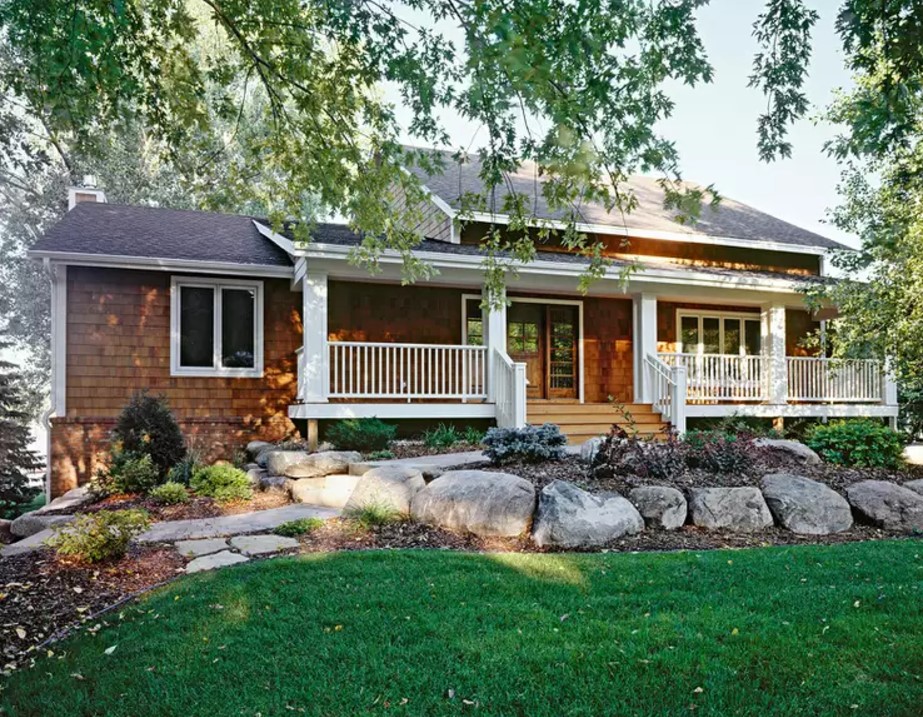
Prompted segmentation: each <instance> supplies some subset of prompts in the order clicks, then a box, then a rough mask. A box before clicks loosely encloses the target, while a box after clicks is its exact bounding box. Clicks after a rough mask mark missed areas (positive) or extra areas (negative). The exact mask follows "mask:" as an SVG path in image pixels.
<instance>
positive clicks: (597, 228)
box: [466, 212, 845, 256]
mask: <svg viewBox="0 0 923 717" xmlns="http://www.w3.org/2000/svg"><path fill="white" fill-rule="evenodd" d="M469 217H470V219H471V220H472V221H476V222H483V223H485V224H509V223H510V217H509V215H507V214H492V213H490V212H469V213H468V215H467V217H466V218H469ZM528 224H529V226H534V227H541V226H550V227H553V228H555V229H565V228H567V226H568V224H567V222H562V221H560V220H558V219H544V220H531V221H529V222H528ZM574 228H575V229H576V230H577V231H580V232H583V233H585V234H610V235H615V236H624V237H634V238H635V239H658V240H660V241H672V242H688V243H691V244H712V245H716V246H733V247H740V248H743V249H767V250H769V251H783V252H789V253H791V254H813V255H815V256H823V255H824V254H826V253H827V252H828V251H830V249H826V248H824V247H819V246H800V245H797V244H784V243H782V242H775V241H771V240H767V239H758V240H757V239H752V240H751V239H739V238H737V237H726V236H716V235H713V234H701V233H698V232H690V233H688V234H687V233H684V232H662V231H655V230H652V229H634V228H629V227H624V226H615V225H610V224H587V223H583V222H576V223H575V224H574ZM844 248H845V247H844Z"/></svg>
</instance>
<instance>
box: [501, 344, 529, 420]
mask: <svg viewBox="0 0 923 717" xmlns="http://www.w3.org/2000/svg"><path fill="white" fill-rule="evenodd" d="M493 362H494V381H495V382H496V386H495V387H494V389H495V390H494V395H495V397H496V404H497V425H498V426H499V427H500V428H522V427H523V426H525V425H526V365H525V364H524V363H517V362H515V361H513V359H511V358H510V357H509V356H507V355H506V354H505V353H504V352H502V351H496V350H495V351H494V353H493Z"/></svg>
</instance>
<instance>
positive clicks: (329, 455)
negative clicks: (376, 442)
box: [270, 451, 362, 480]
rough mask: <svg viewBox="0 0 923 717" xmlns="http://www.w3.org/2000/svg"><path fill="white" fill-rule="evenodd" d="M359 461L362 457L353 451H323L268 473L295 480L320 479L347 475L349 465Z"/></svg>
mask: <svg viewBox="0 0 923 717" xmlns="http://www.w3.org/2000/svg"><path fill="white" fill-rule="evenodd" d="M271 460H272V459H270V461H271ZM360 460H362V456H361V455H360V454H359V453H356V452H355V451H324V452H323V453H312V454H310V455H308V456H307V457H306V458H304V459H303V460H300V461H298V462H297V463H291V464H289V465H288V466H286V467H285V468H284V469H283V470H281V471H273V470H270V472H271V473H276V475H284V476H287V477H289V478H294V479H296V480H297V479H299V478H320V477H323V476H330V475H340V474H343V473H349V464H350V463H353V462H355V461H360Z"/></svg>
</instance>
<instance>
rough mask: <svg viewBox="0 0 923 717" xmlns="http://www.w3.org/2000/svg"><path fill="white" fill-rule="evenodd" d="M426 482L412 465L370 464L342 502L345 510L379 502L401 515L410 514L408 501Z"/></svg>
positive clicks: (378, 503) (378, 504)
mask: <svg viewBox="0 0 923 717" xmlns="http://www.w3.org/2000/svg"><path fill="white" fill-rule="evenodd" d="M425 485H426V481H425V480H424V478H423V473H422V472H420V471H418V470H417V469H416V468H404V467H401V466H382V467H380V468H373V469H372V470H370V471H369V472H368V473H365V474H364V475H363V476H362V477H360V478H359V481H358V482H357V483H356V488H355V490H354V491H353V493H352V495H351V496H350V498H349V500H348V501H347V503H346V506H345V508H346V510H357V509H360V508H364V507H366V506H369V505H375V506H381V507H384V508H388V509H390V510H393V511H396V512H398V513H400V514H401V515H409V514H410V502H411V501H412V500H413V497H414V496H415V495H416V494H417V492H418V491H420V490H421V489H422V488H423V487H424V486H425Z"/></svg>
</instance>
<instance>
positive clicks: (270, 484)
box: [259, 474, 295, 493]
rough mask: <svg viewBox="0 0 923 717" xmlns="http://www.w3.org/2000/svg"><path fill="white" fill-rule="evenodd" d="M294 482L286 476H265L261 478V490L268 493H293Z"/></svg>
mask: <svg viewBox="0 0 923 717" xmlns="http://www.w3.org/2000/svg"><path fill="white" fill-rule="evenodd" d="M294 482H295V481H293V480H292V479H291V478H286V477H285V476H271V475H266V474H264V475H263V476H262V477H261V478H260V482H259V489H260V490H261V491H264V492H266V493H291V491H292V484H293V483H294Z"/></svg>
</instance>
